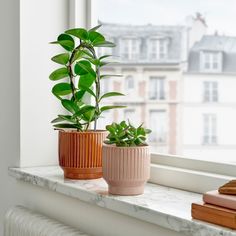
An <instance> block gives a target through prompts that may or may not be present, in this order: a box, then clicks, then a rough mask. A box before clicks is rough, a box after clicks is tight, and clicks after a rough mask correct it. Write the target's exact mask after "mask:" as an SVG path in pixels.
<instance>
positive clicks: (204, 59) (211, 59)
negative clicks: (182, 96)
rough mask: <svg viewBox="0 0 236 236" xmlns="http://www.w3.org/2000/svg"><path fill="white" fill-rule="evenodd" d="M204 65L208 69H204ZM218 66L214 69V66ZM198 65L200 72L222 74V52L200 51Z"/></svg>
mask: <svg viewBox="0 0 236 236" xmlns="http://www.w3.org/2000/svg"><path fill="white" fill-rule="evenodd" d="M206 63H208V64H209V68H206ZM215 63H216V64H217V65H218V66H217V67H216V68H214V64H215ZM200 65H201V71H202V72H208V73H220V72H222V52H220V51H201V52H200Z"/></svg>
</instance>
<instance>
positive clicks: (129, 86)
mask: <svg viewBox="0 0 236 236" xmlns="http://www.w3.org/2000/svg"><path fill="white" fill-rule="evenodd" d="M133 89H134V78H133V76H127V77H126V78H125V90H126V91H130V90H133Z"/></svg>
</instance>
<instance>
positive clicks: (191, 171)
mask: <svg viewBox="0 0 236 236" xmlns="http://www.w3.org/2000/svg"><path fill="white" fill-rule="evenodd" d="M71 1H72V2H76V0H71ZM83 2H84V3H85V4H87V7H86V15H87V24H86V25H87V27H90V26H91V25H92V26H94V25H96V22H97V21H96V10H95V9H97V8H96V7H95V6H94V5H95V4H96V2H97V1H96V0H84V1H83ZM83 9H84V8H83ZM70 10H71V11H72V14H70V15H71V16H72V18H73V16H81V15H80V13H81V5H80V4H77V6H76V7H71V8H70ZM94 15H95V17H92V16H94ZM91 19H92V20H91ZM72 22H73V19H72ZM76 22H77V23H78V20H76V19H75V22H74V25H79V24H76ZM91 22H93V23H92V24H91ZM70 25H71V24H70ZM151 163H152V164H151V177H150V180H149V182H152V183H156V184H161V185H165V186H169V187H173V188H179V189H184V190H187V191H193V192H198V193H204V192H206V191H209V190H213V189H217V188H218V187H219V186H221V185H222V184H224V183H225V182H226V181H228V180H231V179H233V178H236V165H234V164H226V163H217V162H209V161H202V160H195V159H190V158H186V157H181V156H175V155H168V154H160V153H152V154H151Z"/></svg>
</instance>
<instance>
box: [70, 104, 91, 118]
mask: <svg viewBox="0 0 236 236" xmlns="http://www.w3.org/2000/svg"><path fill="white" fill-rule="evenodd" d="M94 109H95V107H94V106H91V105H87V106H84V107H82V108H81V109H79V110H78V111H77V112H76V113H75V116H81V115H83V114H84V113H86V112H88V111H91V110H94Z"/></svg>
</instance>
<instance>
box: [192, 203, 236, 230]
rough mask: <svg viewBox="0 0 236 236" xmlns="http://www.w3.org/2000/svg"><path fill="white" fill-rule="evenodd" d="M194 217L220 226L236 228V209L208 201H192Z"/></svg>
mask: <svg viewBox="0 0 236 236" xmlns="http://www.w3.org/2000/svg"><path fill="white" fill-rule="evenodd" d="M191 213H192V218H193V219H196V220H202V221H206V222H209V223H213V224H217V225H220V226H224V227H228V228H231V229H236V211H235V210H231V209H227V208H223V207H219V206H214V205H210V204H207V203H192V211H191Z"/></svg>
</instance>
